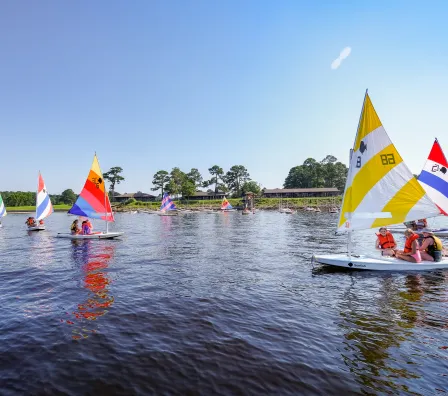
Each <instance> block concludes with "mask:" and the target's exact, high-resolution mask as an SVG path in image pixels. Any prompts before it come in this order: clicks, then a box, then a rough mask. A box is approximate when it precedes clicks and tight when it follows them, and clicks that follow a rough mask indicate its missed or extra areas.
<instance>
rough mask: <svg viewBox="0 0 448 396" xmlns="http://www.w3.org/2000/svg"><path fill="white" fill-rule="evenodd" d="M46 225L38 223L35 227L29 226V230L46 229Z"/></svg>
mask: <svg viewBox="0 0 448 396" xmlns="http://www.w3.org/2000/svg"><path fill="white" fill-rule="evenodd" d="M44 230H45V226H44V225H38V226H35V227H28V231H44Z"/></svg>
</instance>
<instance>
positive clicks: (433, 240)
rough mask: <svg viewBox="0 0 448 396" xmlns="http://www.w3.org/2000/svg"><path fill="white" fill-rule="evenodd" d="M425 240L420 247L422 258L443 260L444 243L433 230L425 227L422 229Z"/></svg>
mask: <svg viewBox="0 0 448 396" xmlns="http://www.w3.org/2000/svg"><path fill="white" fill-rule="evenodd" d="M421 232H422V234H423V242H422V244H421V246H420V248H419V250H420V254H421V256H422V260H424V261H435V262H439V261H442V256H443V244H442V241H441V240H440V239H439V238H437V237H436V236H435V235H434V233H433V232H432V231H431V230H428V229H426V228H424V229H423V230H421Z"/></svg>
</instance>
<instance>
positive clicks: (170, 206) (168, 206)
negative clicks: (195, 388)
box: [160, 193, 177, 212]
mask: <svg viewBox="0 0 448 396" xmlns="http://www.w3.org/2000/svg"><path fill="white" fill-rule="evenodd" d="M176 209H177V208H176V205H174V202H173V201H171V198H170V196H169V195H168V194H167V193H165V194H163V199H162V204H161V205H160V211H161V212H166V211H167V210H176Z"/></svg>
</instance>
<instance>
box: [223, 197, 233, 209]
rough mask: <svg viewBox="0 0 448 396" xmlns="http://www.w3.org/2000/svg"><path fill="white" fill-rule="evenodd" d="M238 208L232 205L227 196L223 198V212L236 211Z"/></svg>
mask: <svg viewBox="0 0 448 396" xmlns="http://www.w3.org/2000/svg"><path fill="white" fill-rule="evenodd" d="M235 211H236V209H234V208H233V206H232V205H230V202H229V201H228V200H227V198H226V197H224V198H223V199H222V203H221V212H235Z"/></svg>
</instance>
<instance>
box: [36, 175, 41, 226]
mask: <svg viewBox="0 0 448 396" xmlns="http://www.w3.org/2000/svg"><path fill="white" fill-rule="evenodd" d="M39 176H40V170H39V172H38V174H37V188H36V215H35V219H36V221H37V199H38V197H37V196H38V195H39Z"/></svg>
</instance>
